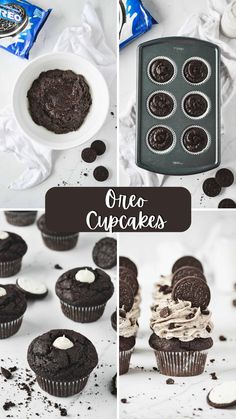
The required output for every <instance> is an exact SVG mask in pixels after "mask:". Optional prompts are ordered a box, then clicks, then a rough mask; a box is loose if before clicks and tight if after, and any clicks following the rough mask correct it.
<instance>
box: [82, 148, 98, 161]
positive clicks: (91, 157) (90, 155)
mask: <svg viewBox="0 0 236 419" xmlns="http://www.w3.org/2000/svg"><path fill="white" fill-rule="evenodd" d="M81 157H82V159H83V160H84V161H85V162H86V163H93V162H94V161H95V160H96V158H97V153H96V151H95V150H94V149H93V148H90V147H86V148H84V149H83V150H82V152H81Z"/></svg>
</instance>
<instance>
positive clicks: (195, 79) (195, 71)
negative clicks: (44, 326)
mask: <svg viewBox="0 0 236 419" xmlns="http://www.w3.org/2000/svg"><path fill="white" fill-rule="evenodd" d="M183 74H184V77H185V79H186V80H187V81H188V82H189V83H191V84H199V83H202V82H204V81H206V80H207V79H208V77H209V66H208V65H207V64H206V62H205V61H203V60H202V59H200V58H194V59H191V60H188V61H187V62H186V63H185V64H184V68H183Z"/></svg>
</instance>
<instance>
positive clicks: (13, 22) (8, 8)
mask: <svg viewBox="0 0 236 419" xmlns="http://www.w3.org/2000/svg"><path fill="white" fill-rule="evenodd" d="M27 24H28V17H27V14H26V11H25V9H24V8H23V7H22V6H20V5H19V4H16V3H7V4H1V7H0V38H6V37H8V36H15V35H16V34H18V33H19V32H22V31H23V29H24V28H25V27H26V26H27Z"/></svg>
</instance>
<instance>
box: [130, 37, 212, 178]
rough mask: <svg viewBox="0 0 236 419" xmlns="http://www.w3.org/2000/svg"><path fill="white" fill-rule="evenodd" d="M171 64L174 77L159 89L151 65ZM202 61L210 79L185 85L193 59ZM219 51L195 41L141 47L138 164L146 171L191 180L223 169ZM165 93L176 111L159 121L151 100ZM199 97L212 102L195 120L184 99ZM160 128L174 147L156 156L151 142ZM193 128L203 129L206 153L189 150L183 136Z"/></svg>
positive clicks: (170, 40)
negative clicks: (187, 66) (154, 62)
mask: <svg viewBox="0 0 236 419" xmlns="http://www.w3.org/2000/svg"><path fill="white" fill-rule="evenodd" d="M158 57H161V58H163V57H164V58H167V59H168V60H169V61H171V62H172V64H173V66H174V69H175V74H174V76H173V77H172V79H171V80H170V81H168V82H167V83H156V82H154V81H153V80H152V79H151V78H150V72H149V68H150V67H149V66H150V62H151V61H152V60H154V59H155V58H158ZM194 58H195V59H196V58H197V59H201V60H202V61H203V62H204V63H205V64H206V65H207V67H208V76H207V77H206V79H205V80H204V81H203V82H201V83H198V84H197V83H195V84H193V83H190V82H189V81H187V80H186V78H185V77H184V73H183V68H184V65H185V63H186V61H188V60H190V59H194ZM219 63H220V51H219V48H218V47H217V46H216V45H214V44H212V43H210V42H205V41H200V40H198V39H194V38H184V37H170V38H160V39H154V40H152V41H148V42H144V43H143V44H140V45H139V47H138V75H137V126H136V164H137V165H138V166H139V167H142V168H143V169H146V170H149V171H151V172H155V173H162V174H167V175H189V174H194V173H201V172H205V171H207V170H210V169H213V168H214V167H217V166H219V164H220V83H219V68H220V65H219ZM160 91H162V92H166V93H168V94H169V95H170V96H172V98H173V99H174V103H175V111H174V112H173V113H172V114H170V115H169V116H168V117H165V118H159V117H154V116H153V115H152V114H151V113H150V112H149V110H148V105H147V103H148V98H149V97H150V95H152V94H153V93H154V92H160ZM190 92H199V93H200V94H201V95H202V96H203V97H205V98H206V99H207V103H208V110H207V112H206V113H205V114H204V115H203V116H201V117H199V118H191V117H190V116H188V115H186V113H185V112H184V109H183V100H184V97H185V96H186V95H187V94H189V93H190ZM155 126H165V127H167V128H168V129H169V130H170V131H171V132H172V134H173V139H174V141H173V143H172V146H171V147H170V148H169V149H167V150H165V151H164V152H163V151H161V152H160V151H158V152H156V151H154V150H153V149H152V148H150V146H149V145H148V141H147V136H148V133H149V132H150V130H151V129H152V128H153V127H155ZM191 126H195V127H196V126H197V127H200V128H203V129H204V131H205V132H206V133H207V135H208V143H207V146H206V147H205V148H204V150H203V151H201V152H199V153H192V152H189V151H187V150H186V148H185V147H184V146H183V143H182V136H183V133H184V132H185V130H186V129H188V128H189V127H191Z"/></svg>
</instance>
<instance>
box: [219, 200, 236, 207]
mask: <svg viewBox="0 0 236 419" xmlns="http://www.w3.org/2000/svg"><path fill="white" fill-rule="evenodd" d="M218 208H236V202H235V201H233V200H232V199H229V198H226V199H222V201H220V203H219V205H218Z"/></svg>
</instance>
